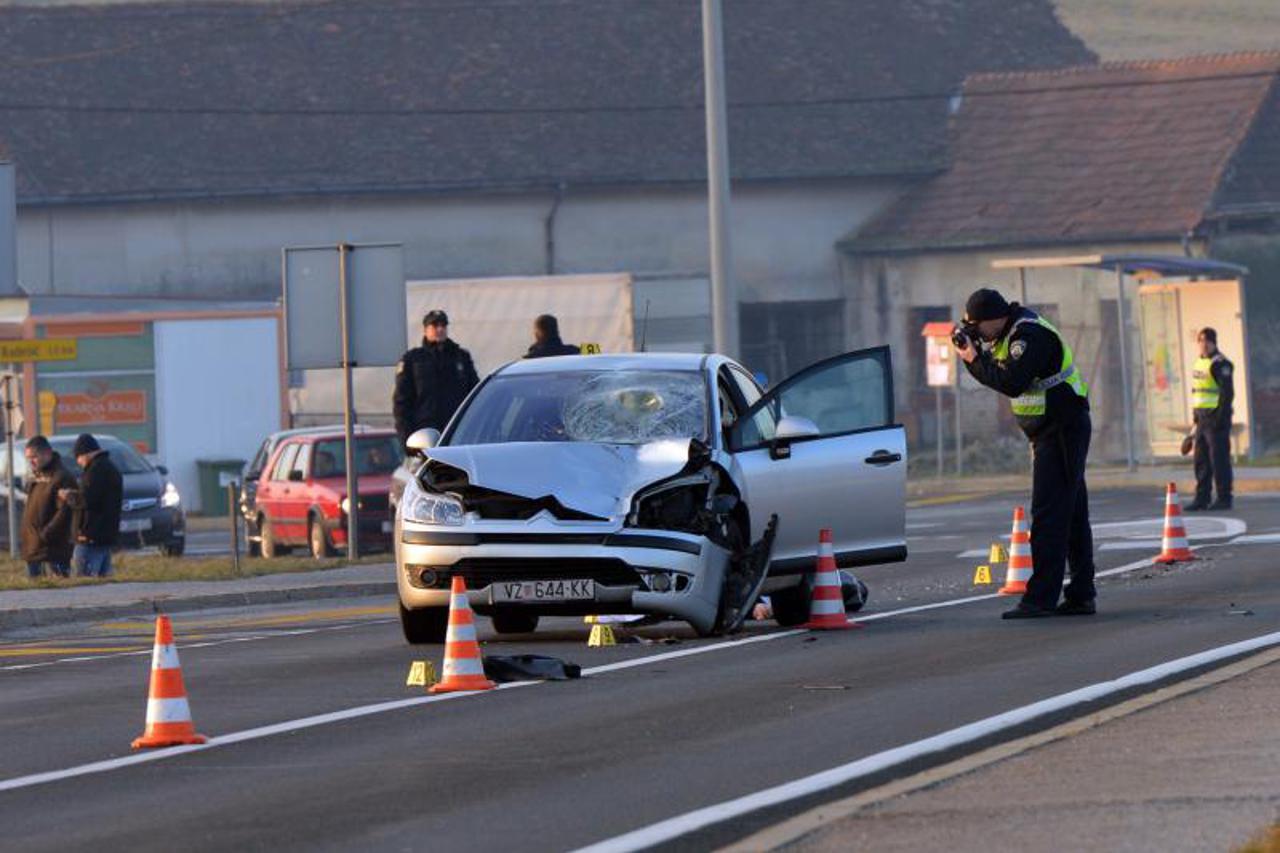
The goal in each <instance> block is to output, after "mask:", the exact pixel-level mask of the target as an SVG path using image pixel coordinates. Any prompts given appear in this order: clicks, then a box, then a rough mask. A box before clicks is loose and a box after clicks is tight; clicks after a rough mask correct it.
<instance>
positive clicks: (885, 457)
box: [863, 450, 902, 465]
mask: <svg viewBox="0 0 1280 853" xmlns="http://www.w3.org/2000/svg"><path fill="white" fill-rule="evenodd" d="M863 461H864V462H866V463H867V464H868V465H892V464H893V463H894V462H901V461H902V454H901V453H890V452H889V451H887V450H877V451H876V452H875V453H873V454H871V455H870V456H868V457H867V458H866V459H864V460H863Z"/></svg>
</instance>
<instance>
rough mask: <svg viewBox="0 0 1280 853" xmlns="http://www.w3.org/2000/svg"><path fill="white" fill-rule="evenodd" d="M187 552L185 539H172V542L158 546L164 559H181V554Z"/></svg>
mask: <svg viewBox="0 0 1280 853" xmlns="http://www.w3.org/2000/svg"><path fill="white" fill-rule="evenodd" d="M186 550H187V540H186V539H174V540H173V541H172V542H165V543H164V544H163V545H161V546H160V553H161V554H164V555H165V556H166V557H181V556H182V552H183V551H186Z"/></svg>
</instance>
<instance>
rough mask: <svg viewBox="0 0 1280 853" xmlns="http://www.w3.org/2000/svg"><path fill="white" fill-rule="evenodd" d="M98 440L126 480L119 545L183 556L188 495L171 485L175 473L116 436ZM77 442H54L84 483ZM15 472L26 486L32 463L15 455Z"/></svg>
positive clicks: (52, 439)
mask: <svg viewBox="0 0 1280 853" xmlns="http://www.w3.org/2000/svg"><path fill="white" fill-rule="evenodd" d="M94 438H96V439H97V440H98V444H100V445H102V449H103V450H105V451H107V454H108V455H109V456H110V457H111V461H112V462H113V463H115V466H116V467H117V468H119V469H120V474H121V475H122V477H123V479H124V501H123V503H122V506H121V513H120V543H119V547H121V548H148V547H158V548H159V549H160V552H161V553H163V554H166V555H168V556H171V557H177V556H180V555H181V554H182V552H183V551H184V550H185V549H186V544H187V518H186V515H185V514H184V513H183V511H182V496H181V495H179V494H178V490H177V488H176V487H175V486H174V485H173V483H171V482H169V479H168V474H169V470H168V469H167V468H165V467H164V466H163V465H152V464H151V463H150V462H148V461H147V460H146V458H144V457H143V456H142V454H140V453H138V451H136V450H134V449H133V447H131V446H130V445H129V444H127V443H125V442H124V441H121V440H120V439H118V438H116V437H115V436H113V435H95V436H94ZM75 441H76V437H75V436H74V435H53V436H50V437H49V444H51V445H53V449H54V450H55V451H57V453H58V455H60V456H61V457H62V464H64V465H66V466H67V470H69V471H70V472H71V473H72V474H73V475H75V476H76V478H77V479H78V478H79V477H80V466H79V465H77V464H76V460H75V457H74V456H73V455H72V453H71V448H72V446H73V445H74V444H75ZM4 458H5V457H4V454H3V453H0V470H3V460H4ZM14 470H15V473H16V474H17V476H18V478H19V479H20V480H22V482H24V483H25V482H26V478H27V460H26V459H25V458H24V457H23V456H22V455H21V454H20V453H15V454H14Z"/></svg>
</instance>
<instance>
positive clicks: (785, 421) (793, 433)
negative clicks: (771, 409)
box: [769, 415, 822, 459]
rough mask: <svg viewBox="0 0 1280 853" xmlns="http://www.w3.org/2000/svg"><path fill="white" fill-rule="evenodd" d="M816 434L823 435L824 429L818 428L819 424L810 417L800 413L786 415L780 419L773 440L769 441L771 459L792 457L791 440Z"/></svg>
mask: <svg viewBox="0 0 1280 853" xmlns="http://www.w3.org/2000/svg"><path fill="white" fill-rule="evenodd" d="M816 435H822V430H820V429H818V425H817V424H815V423H814V422H813V421H811V420H809V419H808V418H802V417H800V416H799V415H784V416H783V417H782V419H781V420H779V421H778V427H777V429H776V430H775V431H774V434H773V440H772V441H770V442H769V457H770V458H771V459H790V458H791V442H793V441H795V440H796V439H800V438H812V437H813V436H816Z"/></svg>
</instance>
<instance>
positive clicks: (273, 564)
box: [0, 551, 392, 590]
mask: <svg viewBox="0 0 1280 853" xmlns="http://www.w3.org/2000/svg"><path fill="white" fill-rule="evenodd" d="M391 559H392V556H391V555H390V554H377V555H374V556H371V557H362V558H361V559H359V560H357V561H356V562H354V563H352V562H351V561H349V560H347V559H345V558H334V559H331V560H313V559H312V558H311V557H302V556H299V557H277V558H276V559H274V560H262V559H258V558H252V557H241V558H240V572H239V574H237V573H236V570H235V565H234V564H233V562H232V560H231V556H230V555H227V556H225V557H164V556H161V555H160V554H156V553H148V552H145V551H142V552H136V551H120V552H117V553H116V554H113V555H112V557H111V564H112V575H111V577H109V578H105V579H102V578H81V577H75V576H72V577H70V578H65V579H64V578H59V577H51V576H50V575H49V574H48V573H47V572H46V574H45V575H44V576H43V577H39V578H29V577H27V564H26V563H24V562H21V561H19V560H11V559H8V558H5V559H3V560H0V590H8V589H59V588H62V587H71V586H86V585H92V584H103V583H127V582H130V581H224V580H235V579H237V578H248V577H255V576H257V575H274V574H282V573H287V572H314V571H320V570H323V569H340V568H342V567H343V566H352V565H372V564H375V563H385V562H388V561H390V560H391Z"/></svg>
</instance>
